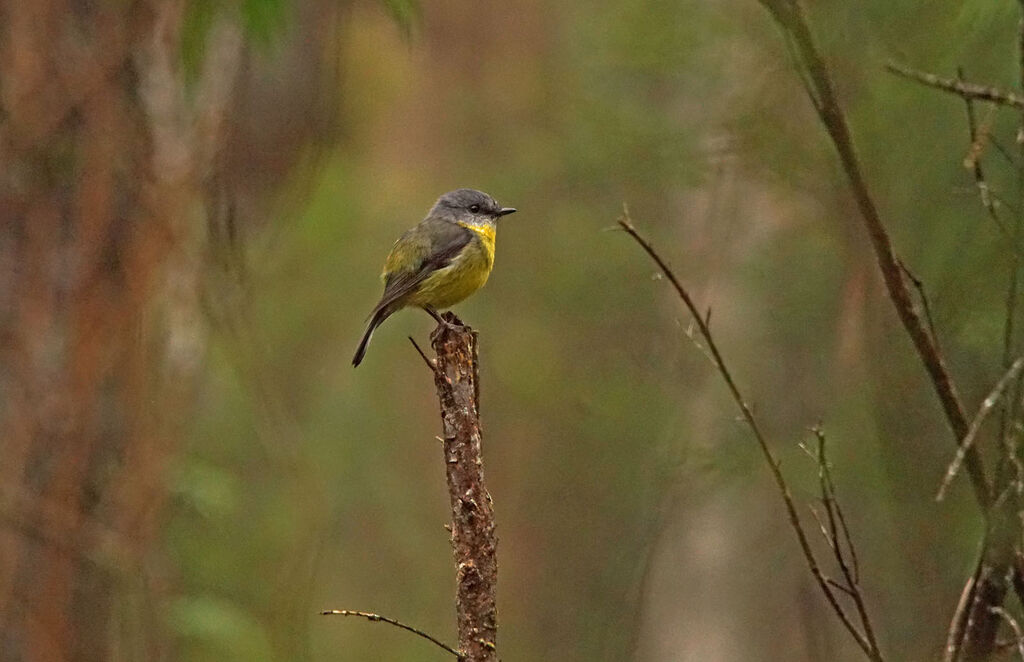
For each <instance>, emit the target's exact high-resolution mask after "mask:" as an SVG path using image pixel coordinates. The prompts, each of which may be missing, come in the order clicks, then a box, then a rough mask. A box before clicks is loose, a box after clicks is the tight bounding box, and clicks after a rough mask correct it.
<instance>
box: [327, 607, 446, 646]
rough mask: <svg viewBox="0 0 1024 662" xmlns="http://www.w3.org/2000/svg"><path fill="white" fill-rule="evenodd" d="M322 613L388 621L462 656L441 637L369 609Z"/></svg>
mask: <svg viewBox="0 0 1024 662" xmlns="http://www.w3.org/2000/svg"><path fill="white" fill-rule="evenodd" d="M320 615H321V616H359V617H360V618H365V619H366V620H368V621H373V622H374V623H378V622H379V623H387V624H388V625H394V626H395V627H398V628H402V629H403V630H405V631H407V632H412V633H413V634H416V635H419V636H421V637H423V638H424V639H426V640H427V641H429V642H431V643H433V644H435V645H437V646H439V647H441V648H443V649H445V650H446V651H448V652H449V653H451V654H452V655H454V656H455V657H461V653H459V651H457V650H455V649H454V648H452V647H451V646H449V645H448V644H446V643H444V642H443V641H440V640H439V639H435V638H434V637H432V636H431V635H429V634H427V633H426V632H424V631H423V630H420V629H417V628H414V627H413V626H411V625H406V624H405V623H402V622H401V621H396V620H395V619H393V618H388V617H387V616H381V615H380V614H372V613H370V612H368V611H352V610H350V609H328V610H327V611H322V612H320Z"/></svg>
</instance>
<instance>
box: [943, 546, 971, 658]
mask: <svg viewBox="0 0 1024 662" xmlns="http://www.w3.org/2000/svg"><path fill="white" fill-rule="evenodd" d="M980 572H981V559H980V558H979V560H978V563H977V565H976V566H975V568H974V574H972V575H971V576H970V577H968V578H967V582H966V583H965V584H964V588H963V590H962V591H961V592H960V599H959V600H958V601H957V603H956V609H955V610H954V611H953V618H952V619H951V620H950V622H949V630H948V632H947V633H946V648H945V651H944V653H943V656H942V662H956V660H958V659H959V658H960V650H961V648H963V644H964V635H965V634H966V633H967V613H968V611H970V609H969V607H970V606H971V605H972V604H974V596H975V591H974V589H975V586H976V585H977V582H978V574H979V573H980Z"/></svg>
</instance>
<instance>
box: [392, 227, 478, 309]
mask: <svg viewBox="0 0 1024 662" xmlns="http://www.w3.org/2000/svg"><path fill="white" fill-rule="evenodd" d="M459 225H462V226H463V227H465V228H467V229H468V230H471V231H472V232H473V234H474V239H473V240H472V241H470V242H469V243H468V244H466V247H465V248H463V249H462V252H461V253H459V254H458V255H457V256H456V257H455V259H453V260H452V261H451V263H449V264H448V266H446V267H444V268H442V269H438V270H437V271H435V272H434V273H432V274H430V275H429V276H427V278H426V279H425V280H424V281H423V283H422V284H421V285H420V287H419V288H417V291H416V292H415V293H414V294H413V295H411V296H410V297H409V305H416V306H433V307H434V308H441V309H444V308H448V307H449V306H453V305H455V304H456V303H458V302H460V301H462V300H463V299H465V298H466V297H468V296H469V295H470V294H473V293H474V292H476V291H477V290H478V289H480V288H481V287H483V286H484V283H486V282H487V277H488V276H490V275H491V268H492V267H493V266H494V239H495V233H494V227H493V226H490V227H488V226H478V225H468V224H465V225H464V224H462V223H460V224H459Z"/></svg>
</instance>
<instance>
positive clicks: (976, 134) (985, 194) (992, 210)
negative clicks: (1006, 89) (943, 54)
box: [957, 68, 1010, 239]
mask: <svg viewBox="0 0 1024 662" xmlns="http://www.w3.org/2000/svg"><path fill="white" fill-rule="evenodd" d="M957 76H958V77H959V78H960V79H961V80H962V79H963V77H964V72H963V69H962V68H961V69H958V70H957ZM964 105H965V106H966V108H967V135H968V137H969V138H970V139H971V147H970V149H969V150H968V152H967V157H966V158H965V159H964V166H966V167H967V168H969V169H970V170H971V173H972V174H973V175H974V185H975V186H976V187H977V189H978V197H979V198H980V199H981V204H982V206H983V207H985V211H986V212H988V217H989V218H990V219H992V222H993V223H994V224H995V226H996V228H997V229H998V230H999V232H1000V233H1001V234H1002V235H1003V236H1004V237H1005V238H1007V239H1009V238H1010V233H1009V231H1008V230H1007V229H1006V226H1005V225H1004V224H1003V220H1002V219H1001V218H999V211H998V209H997V208H996V201H997V197H996V196H995V194H994V192H993V191H992V187H991V186H989V184H988V180H986V179H985V171H984V170H983V169H982V167H981V153H982V151H983V150H984V145H985V142H986V141H988V140H990V139H991V121H992V117H993V115H992V113H991V112H990V113H989V116H988V118H987V119H986V121H985V123H984V124H983V125H982V127H981V129H980V130H979V128H978V121H977V119H976V118H975V115H974V101H972V100H971V99H970V98H969V97H965V98H964ZM992 144H994V145H996V146H997V147H998V143H996V142H995V141H994V140H993V141H992Z"/></svg>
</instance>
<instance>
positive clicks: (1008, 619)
mask: <svg viewBox="0 0 1024 662" xmlns="http://www.w3.org/2000/svg"><path fill="white" fill-rule="evenodd" d="M990 611H991V612H992V613H993V614H995V615H996V616H999V617H1000V618H1002V619H1003V621H1004V622H1005V623H1006V624H1007V625H1009V626H1010V629H1011V630H1013V634H1014V635H1015V637H1016V639H1017V645H1016V648H1017V655H1019V656H1020V659H1021V660H1024V632H1022V631H1021V629H1020V625H1019V624H1018V623H1017V621H1016V620H1015V619H1014V618H1013V616H1011V615H1010V612H1008V611H1006V610H1005V609H1003V608H1002V607H991V608H990Z"/></svg>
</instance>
